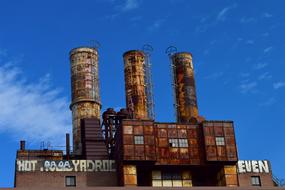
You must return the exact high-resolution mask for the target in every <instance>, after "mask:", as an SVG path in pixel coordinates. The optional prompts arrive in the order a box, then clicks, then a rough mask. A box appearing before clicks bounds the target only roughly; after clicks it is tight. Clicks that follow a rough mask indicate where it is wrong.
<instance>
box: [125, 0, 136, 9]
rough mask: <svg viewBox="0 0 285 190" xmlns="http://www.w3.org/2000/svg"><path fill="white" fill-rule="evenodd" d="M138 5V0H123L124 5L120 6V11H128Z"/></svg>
mask: <svg viewBox="0 0 285 190" xmlns="http://www.w3.org/2000/svg"><path fill="white" fill-rule="evenodd" d="M138 7H139V1H138V0H125V3H124V5H123V6H122V8H121V10H122V11H130V10H133V9H136V8H138Z"/></svg>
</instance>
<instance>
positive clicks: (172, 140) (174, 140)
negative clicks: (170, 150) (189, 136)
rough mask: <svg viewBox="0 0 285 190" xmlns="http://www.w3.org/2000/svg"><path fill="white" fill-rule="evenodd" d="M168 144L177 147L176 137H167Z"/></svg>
mask: <svg viewBox="0 0 285 190" xmlns="http://www.w3.org/2000/svg"><path fill="white" fill-rule="evenodd" d="M169 146H170V147H179V145H178V139H169Z"/></svg>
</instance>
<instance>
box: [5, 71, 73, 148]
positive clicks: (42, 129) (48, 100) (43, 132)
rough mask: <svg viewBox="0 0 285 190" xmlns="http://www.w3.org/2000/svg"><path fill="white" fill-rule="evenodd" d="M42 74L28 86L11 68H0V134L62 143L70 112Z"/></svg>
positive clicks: (68, 130)
mask: <svg viewBox="0 0 285 190" xmlns="http://www.w3.org/2000/svg"><path fill="white" fill-rule="evenodd" d="M59 93H60V91H59V90H58V89H54V88H52V87H51V84H50V76H49V75H46V76H44V77H43V78H41V79H40V80H39V81H38V82H33V83H29V82H27V81H26V80H25V78H24V77H23V73H22V72H21V70H20V69H19V68H17V67H15V66H7V65H4V66H0V99H1V101H0V107H1V109H0V132H8V133H9V134H13V135H15V138H17V140H20V139H26V140H28V141H29V142H31V143H39V142H41V141H50V142H52V144H59V145H63V144H64V135H65V133H66V132H70V130H71V113H70V111H69V110H68V102H67V100H66V98H65V97H62V96H60V95H59Z"/></svg>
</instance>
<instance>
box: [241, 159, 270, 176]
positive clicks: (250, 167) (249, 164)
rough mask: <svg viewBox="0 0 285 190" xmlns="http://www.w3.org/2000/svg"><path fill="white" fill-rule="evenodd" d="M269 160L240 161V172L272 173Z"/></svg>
mask: <svg viewBox="0 0 285 190" xmlns="http://www.w3.org/2000/svg"><path fill="white" fill-rule="evenodd" d="M270 171H271V169H270V164H269V161H268V160H239V161H238V172H239V173H240V174H242V173H270Z"/></svg>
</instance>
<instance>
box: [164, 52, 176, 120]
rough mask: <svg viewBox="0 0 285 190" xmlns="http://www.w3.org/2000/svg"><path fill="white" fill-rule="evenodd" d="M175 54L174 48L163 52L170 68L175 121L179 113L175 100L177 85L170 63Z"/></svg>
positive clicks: (173, 67)
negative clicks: (166, 56)
mask: <svg viewBox="0 0 285 190" xmlns="http://www.w3.org/2000/svg"><path fill="white" fill-rule="evenodd" d="M176 52H177V48H176V47H175V46H169V47H168V48H167V49H166V50H165V53H166V54H167V55H168V58H169V66H170V68H171V71H170V75H171V79H172V83H171V86H172V96H173V102H174V103H173V107H174V119H177V118H178V117H179V115H178V114H179V112H178V111H177V110H178V109H177V108H178V107H179V105H178V102H177V98H176V90H175V89H176V84H177V81H176V80H177V77H176V72H175V67H176V66H175V65H174V64H173V61H172V55H174V54H175V53H176Z"/></svg>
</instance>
